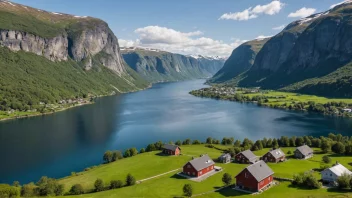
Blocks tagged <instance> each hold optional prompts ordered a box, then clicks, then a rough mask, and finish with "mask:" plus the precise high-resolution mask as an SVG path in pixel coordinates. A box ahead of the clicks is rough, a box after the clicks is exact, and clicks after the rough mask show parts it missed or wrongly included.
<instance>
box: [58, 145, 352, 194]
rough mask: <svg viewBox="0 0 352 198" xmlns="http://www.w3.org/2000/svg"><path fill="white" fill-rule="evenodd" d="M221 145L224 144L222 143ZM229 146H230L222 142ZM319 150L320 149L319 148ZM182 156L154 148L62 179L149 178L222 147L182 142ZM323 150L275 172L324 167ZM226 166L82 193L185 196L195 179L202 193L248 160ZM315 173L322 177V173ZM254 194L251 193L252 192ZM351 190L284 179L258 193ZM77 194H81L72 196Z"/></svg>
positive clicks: (89, 186) (212, 154)
mask: <svg viewBox="0 0 352 198" xmlns="http://www.w3.org/2000/svg"><path fill="white" fill-rule="evenodd" d="M219 147H220V146H219ZM221 147H222V148H225V147H226V146H221ZM282 150H283V151H284V152H287V151H289V150H290V151H293V150H294V148H282ZM267 151H268V149H263V150H261V151H257V152H255V154H256V155H258V156H260V155H262V154H264V153H265V152H267ZM316 151H317V152H318V150H316ZM182 153H183V155H182V156H178V157H176V156H161V155H158V152H150V153H144V154H140V155H137V156H135V157H132V158H127V159H123V160H120V161H117V162H113V163H110V164H107V165H101V166H98V167H96V168H94V169H92V170H89V171H85V172H82V173H79V174H78V176H71V177H67V178H64V179H61V180H60V183H63V184H65V187H66V189H67V190H68V189H69V188H70V187H71V186H72V185H73V184H76V183H80V184H82V185H83V186H84V187H85V189H86V190H91V189H92V188H93V183H94V181H95V180H96V179H97V178H100V179H103V181H104V182H105V183H106V185H108V184H109V182H110V180H112V179H120V180H124V179H125V177H126V175H127V173H131V174H132V175H134V176H135V177H136V179H137V180H141V179H145V178H148V177H151V176H155V175H158V174H161V173H165V172H168V171H171V170H175V169H177V168H181V167H182V166H183V165H184V164H185V163H186V162H187V161H188V160H190V159H191V157H192V156H199V155H200V154H204V153H207V154H208V155H209V156H210V157H212V158H213V159H215V158H217V157H218V156H219V155H220V154H221V153H222V151H221V150H218V149H215V148H207V147H205V145H192V146H182ZM322 156H323V155H322V154H315V156H314V157H313V158H311V159H309V160H296V159H291V158H289V160H288V161H286V162H284V163H279V164H269V166H270V167H271V168H272V169H273V170H274V172H275V176H278V177H287V178H292V176H293V174H294V173H298V172H303V171H308V170H311V169H313V168H320V165H321V158H322ZM331 158H332V162H335V161H339V162H340V163H341V164H343V165H345V166H346V167H347V168H349V169H351V168H352V166H351V165H350V164H349V163H350V162H351V158H350V157H345V156H336V155H331ZM217 165H218V166H221V167H223V168H224V171H223V172H221V173H218V174H216V175H214V176H212V177H210V178H208V179H206V180H205V181H202V182H200V183H198V182H191V181H188V180H187V179H184V178H182V177H179V176H177V175H175V173H176V172H173V173H169V174H166V175H163V176H160V177H157V178H154V179H151V180H147V181H144V182H142V183H141V184H137V185H135V186H131V187H124V188H121V189H116V190H108V191H104V192H100V193H92V194H86V195H81V196H78V197H92V198H94V197H178V196H182V187H183V185H184V184H186V183H191V184H192V185H193V188H194V194H201V193H205V192H208V191H213V190H215V189H217V188H220V187H222V186H223V184H222V181H221V177H222V175H223V173H225V172H227V173H230V174H231V175H232V176H235V175H236V174H237V173H239V172H240V171H241V170H242V169H243V168H244V167H246V165H244V164H235V163H230V164H217ZM315 175H316V176H317V177H320V175H319V173H318V172H316V173H315ZM238 195H241V197H249V195H245V194H242V193H238V192H236V191H234V190H232V189H223V190H220V191H219V192H212V193H209V194H206V195H202V196H200V197H231V196H238ZM250 196H251V195H250ZM348 196H351V197H352V194H351V193H339V192H333V191H331V190H327V189H320V190H305V189H298V188H295V187H292V186H290V183H288V182H283V183H280V184H279V185H278V186H275V187H274V188H272V189H270V190H268V191H266V192H264V193H263V194H261V195H258V197H348ZM69 197H77V196H69Z"/></svg>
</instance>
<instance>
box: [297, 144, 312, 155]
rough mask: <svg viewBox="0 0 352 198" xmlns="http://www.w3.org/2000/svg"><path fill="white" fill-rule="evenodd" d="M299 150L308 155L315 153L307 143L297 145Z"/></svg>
mask: <svg viewBox="0 0 352 198" xmlns="http://www.w3.org/2000/svg"><path fill="white" fill-rule="evenodd" d="M297 150H298V151H299V152H301V153H302V154H303V155H308V154H309V153H313V150H312V149H311V148H310V147H309V146H307V145H303V146H300V147H297Z"/></svg>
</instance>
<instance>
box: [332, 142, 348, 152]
mask: <svg viewBox="0 0 352 198" xmlns="http://www.w3.org/2000/svg"><path fill="white" fill-rule="evenodd" d="M331 150H332V151H333V152H334V153H337V154H343V153H345V145H344V144H342V143H341V142H337V143H336V144H334V145H333V146H332V148H331Z"/></svg>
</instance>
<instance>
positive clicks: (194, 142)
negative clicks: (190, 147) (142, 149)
mask: <svg viewBox="0 0 352 198" xmlns="http://www.w3.org/2000/svg"><path fill="white" fill-rule="evenodd" d="M192 144H201V142H200V141H199V140H193V142H192Z"/></svg>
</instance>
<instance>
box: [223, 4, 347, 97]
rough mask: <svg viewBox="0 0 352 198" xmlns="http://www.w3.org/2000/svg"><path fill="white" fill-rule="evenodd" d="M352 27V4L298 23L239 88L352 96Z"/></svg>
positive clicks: (275, 40)
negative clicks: (351, 70) (351, 69)
mask: <svg viewBox="0 0 352 198" xmlns="http://www.w3.org/2000/svg"><path fill="white" fill-rule="evenodd" d="M351 22H352V3H351V1H349V2H345V3H343V4H340V5H338V6H336V7H334V8H332V9H330V10H328V11H326V12H322V13H318V14H314V15H312V16H309V17H306V18H303V19H300V20H298V21H295V22H292V23H291V24H289V25H288V26H287V27H286V28H285V29H284V30H283V31H282V32H280V33H279V34H277V35H275V36H274V37H272V38H270V39H269V40H268V41H267V42H266V43H265V44H264V46H263V47H262V49H261V50H260V51H259V53H258V54H257V56H256V58H255V61H254V64H253V66H252V67H251V69H249V70H248V71H247V72H245V73H244V74H241V76H240V79H239V80H238V81H236V84H237V85H238V86H241V87H262V88H264V89H281V90H290V91H295V92H302V93H309V94H318V95H326V96H339V97H351V96H352V94H351V93H352V85H351V72H350V68H351V66H350V64H351V62H352V45H351V44H352V25H351V24H352V23H351ZM230 59H231V57H230ZM342 71H344V72H342ZM234 78H237V79H238V78H239V76H234Z"/></svg>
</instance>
